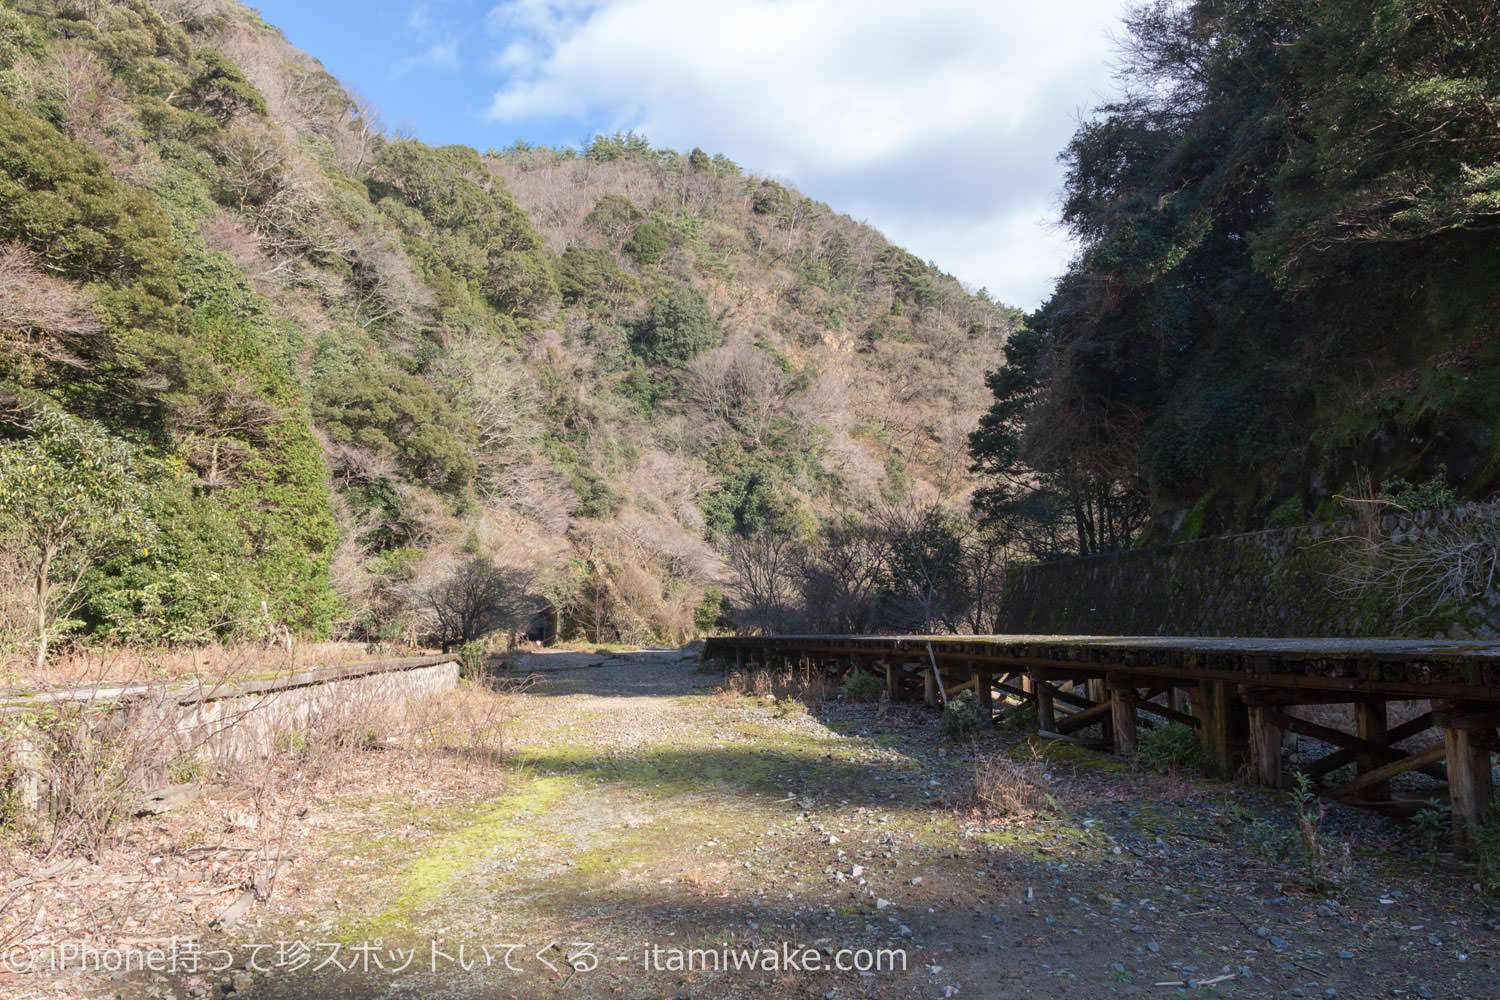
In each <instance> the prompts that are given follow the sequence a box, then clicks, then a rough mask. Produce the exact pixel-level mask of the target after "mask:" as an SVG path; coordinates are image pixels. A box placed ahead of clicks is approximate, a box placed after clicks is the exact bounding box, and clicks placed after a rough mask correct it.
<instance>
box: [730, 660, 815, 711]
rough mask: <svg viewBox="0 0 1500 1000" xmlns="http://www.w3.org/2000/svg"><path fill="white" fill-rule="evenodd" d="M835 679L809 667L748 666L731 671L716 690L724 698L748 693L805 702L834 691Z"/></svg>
mask: <svg viewBox="0 0 1500 1000" xmlns="http://www.w3.org/2000/svg"><path fill="white" fill-rule="evenodd" d="M838 691H839V685H838V682H837V681H836V680H835V679H834V678H833V677H832V676H830V675H829V674H828V673H827V672H826V671H822V670H814V669H812V668H811V667H782V668H780V669H776V668H770V667H754V666H752V667H750V668H747V669H745V670H743V671H741V670H734V671H730V673H729V674H728V675H727V676H726V677H725V678H724V682H723V683H722V684H720V685H719V687H718V689H717V693H718V694H720V695H721V696H724V697H730V698H735V697H740V696H744V695H749V696H752V697H756V698H768V699H771V700H774V701H783V700H787V699H791V700H795V701H803V702H807V703H809V704H811V703H813V702H818V701H826V700H827V699H829V698H832V697H834V696H835V695H837V694H838Z"/></svg>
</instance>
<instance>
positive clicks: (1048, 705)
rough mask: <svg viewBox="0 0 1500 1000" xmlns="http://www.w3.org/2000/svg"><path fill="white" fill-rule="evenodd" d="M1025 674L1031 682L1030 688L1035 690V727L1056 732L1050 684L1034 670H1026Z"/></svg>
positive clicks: (1055, 715) (1055, 718)
mask: <svg viewBox="0 0 1500 1000" xmlns="http://www.w3.org/2000/svg"><path fill="white" fill-rule="evenodd" d="M1026 676H1027V679H1028V680H1029V681H1030V683H1031V689H1032V690H1033V691H1034V692H1036V725H1037V728H1038V729H1044V730H1046V731H1047V732H1049V733H1055V732H1057V713H1056V712H1055V711H1054V710H1053V708H1052V685H1050V684H1048V683H1047V682H1046V680H1044V679H1043V678H1042V677H1041V676H1040V675H1039V674H1038V673H1037V672H1036V671H1034V670H1030V671H1027V673H1026Z"/></svg>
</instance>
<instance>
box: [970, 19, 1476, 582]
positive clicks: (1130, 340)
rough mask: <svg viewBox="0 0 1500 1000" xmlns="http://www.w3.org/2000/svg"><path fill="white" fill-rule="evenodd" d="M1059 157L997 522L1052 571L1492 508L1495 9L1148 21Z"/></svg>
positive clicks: (1004, 449) (1003, 393)
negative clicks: (1074, 561) (1059, 247)
mask: <svg viewBox="0 0 1500 1000" xmlns="http://www.w3.org/2000/svg"><path fill="white" fill-rule="evenodd" d="M1127 27H1128V29H1129V33H1128V36H1127V38H1126V40H1125V44H1124V58H1123V64H1122V68H1123V72H1122V76H1121V83H1122V85H1123V88H1124V92H1123V95H1122V96H1121V97H1120V98H1119V99H1118V100H1115V101H1113V102H1112V103H1110V104H1107V105H1105V106H1104V107H1103V108H1101V109H1099V111H1098V112H1097V113H1096V114H1095V115H1094V116H1092V117H1091V118H1089V119H1088V120H1087V121H1085V122H1084V123H1083V124H1082V126H1081V127H1080V128H1079V129H1078V131H1077V133H1076V134H1075V136H1074V138H1073V141H1072V143H1071V144H1070V145H1069V147H1068V148H1067V150H1066V152H1065V154H1064V159H1065V162H1066V164H1067V166H1068V181H1067V189H1066V201H1065V205H1064V219H1065V221H1066V223H1067V224H1068V226H1069V227H1070V228H1071V230H1072V232H1073V233H1074V234H1075V235H1076V236H1077V237H1078V239H1079V240H1080V242H1081V247H1082V249H1081V252H1080V253H1079V255H1078V257H1077V259H1076V260H1075V262H1074V263H1073V265H1072V267H1071V268H1070V270H1069V271H1068V273H1067V275H1066V276H1065V277H1064V279H1063V280H1062V281H1061V283H1060V284H1059V286H1058V288H1057V290H1056V292H1055V294H1054V295H1053V296H1052V298H1051V299H1050V300H1049V301H1048V302H1047V303H1046V304H1045V305H1044V306H1043V307H1042V308H1041V309H1040V310H1038V311H1037V312H1036V313H1035V314H1034V315H1033V316H1031V317H1030V318H1029V321H1028V322H1027V324H1026V329H1025V331H1024V332H1023V333H1020V334H1018V335H1017V336H1016V337H1014V338H1013V339H1012V340H1011V341H1010V343H1009V345H1008V346H1007V348H1006V352H1007V363H1006V365H1004V366H1003V367H1002V368H1001V369H1000V370H998V371H997V372H996V373H995V374H994V375H993V377H992V379H991V387H992V389H993V390H994V393H995V396H996V399H995V402H994V405H993V408H992V410H991V412H990V413H989V415H988V416H987V417H986V419H985V421H984V425H983V426H982V427H981V429H980V431H979V432H978V433H977V434H976V435H975V438H974V442H973V445H974V454H975V458H976V459H977V460H978V462H979V464H980V465H981V466H982V467H983V468H984V469H985V470H986V471H987V472H988V473H989V474H990V480H989V483H988V484H987V486H986V488H985V490H984V492H983V493H982V495H981V496H980V506H981V508H982V509H984V510H985V511H986V513H987V514H988V515H989V517H990V518H991V519H992V520H993V521H994V522H995V523H997V524H1000V525H1003V526H1004V527H1005V528H1006V529H1007V530H1008V531H1010V532H1011V533H1012V534H1013V537H1017V538H1020V539H1024V540H1025V541H1026V543H1027V544H1028V545H1029V547H1030V548H1031V549H1032V550H1033V551H1034V552H1037V553H1039V554H1043V555H1045V554H1053V553H1057V552H1066V551H1085V552H1087V551H1098V550H1105V549H1109V548H1113V547H1118V546H1120V545H1123V544H1128V543H1130V542H1131V541H1132V539H1136V538H1138V537H1140V536H1139V535H1138V534H1137V533H1138V532H1139V531H1140V530H1141V529H1142V528H1143V526H1146V525H1147V523H1148V520H1149V522H1150V524H1149V527H1147V528H1146V532H1145V536H1144V537H1147V538H1158V539H1159V538H1165V537H1171V536H1176V537H1196V536H1200V535H1204V534H1213V533H1217V532H1222V531H1226V530H1235V529H1243V528H1251V527H1261V526H1266V525H1275V524H1284V523H1291V522H1298V521H1303V520H1307V519H1310V518H1312V517H1315V516H1320V515H1326V514H1327V513H1329V512H1330V511H1331V510H1332V509H1334V508H1335V507H1336V506H1337V503H1336V501H1335V499H1334V498H1335V497H1336V495H1338V494H1340V493H1346V492H1353V491H1355V490H1357V489H1359V488H1360V483H1361V482H1362V481H1368V482H1372V483H1374V484H1376V489H1377V490H1378V489H1379V488H1380V484H1382V483H1386V484H1388V485H1387V489H1388V490H1390V489H1399V488H1400V486H1401V484H1403V483H1415V484H1421V485H1423V486H1424V487H1426V488H1428V489H1429V491H1430V492H1432V493H1433V494H1434V495H1439V496H1447V495H1448V494H1449V491H1453V492H1456V493H1457V494H1458V495H1459V496H1460V497H1464V498H1480V497H1484V496H1487V495H1489V494H1491V493H1493V492H1494V491H1495V489H1496V488H1497V486H1500V435H1497V431H1500V327H1497V317H1500V310H1497V305H1500V302H1497V299H1500V240H1497V224H1500V131H1497V130H1496V128H1495V123H1496V121H1497V119H1500V10H1497V8H1496V7H1495V5H1494V4H1492V3H1483V2H1444V3H1414V2H1409V0H1310V2H1309V0H1295V2H1293V0H1195V2H1186V3H1184V2H1166V0H1162V2H1156V3H1152V4H1148V5H1146V6H1144V7H1142V8H1140V9H1138V10H1137V11H1136V12H1135V13H1134V14H1132V15H1131V16H1130V18H1129V19H1128V22H1127Z"/></svg>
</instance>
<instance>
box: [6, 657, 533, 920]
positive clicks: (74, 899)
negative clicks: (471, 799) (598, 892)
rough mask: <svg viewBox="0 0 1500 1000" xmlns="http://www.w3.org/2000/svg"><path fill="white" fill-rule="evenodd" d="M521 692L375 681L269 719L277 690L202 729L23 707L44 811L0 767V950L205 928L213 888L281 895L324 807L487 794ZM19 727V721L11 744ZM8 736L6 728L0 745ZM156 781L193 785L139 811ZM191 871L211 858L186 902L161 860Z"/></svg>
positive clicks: (217, 902) (94, 709)
mask: <svg viewBox="0 0 1500 1000" xmlns="http://www.w3.org/2000/svg"><path fill="white" fill-rule="evenodd" d="M520 687H521V684H520V683H518V682H506V681H497V680H494V679H492V678H488V677H481V678H479V679H478V680H476V681H473V682H466V683H462V684H460V685H459V686H458V687H456V688H454V689H450V690H445V691H439V692H436V693H433V694H429V695H427V696H424V697H419V698H413V699H407V700H400V699H393V698H391V697H390V696H389V694H388V693H385V694H382V692H381V691H380V690H379V689H378V688H376V687H374V686H369V687H366V688H365V689H364V690H363V691H359V690H356V691H355V692H354V693H353V694H351V695H348V696H340V697H337V698H324V699H319V700H317V701H316V702H311V703H309V707H308V710H307V711H301V710H300V708H301V706H298V707H297V710H289V711H286V712H284V713H283V716H284V718H283V719H282V720H280V721H278V723H277V724H275V725H269V724H268V720H269V716H268V715H267V714H266V713H268V712H269V709H270V706H271V705H273V704H274V701H275V700H274V698H271V699H264V700H262V701H261V702H260V703H258V704H257V705H256V706H253V707H248V708H245V709H243V710H240V711H238V712H237V713H231V714H229V715H227V716H226V717H224V718H221V719H219V720H218V721H217V722H216V723H215V725H214V726H212V727H209V729H207V730H205V729H203V728H202V727H199V728H196V729H195V728H192V727H187V728H184V727H183V726H182V725H181V724H180V722H181V720H180V719H179V718H176V717H174V716H171V715H170V714H168V713H164V712H161V711H156V710H153V708H152V707H151V706H149V705H147V704H144V703H142V704H140V705H138V706H134V707H133V710H131V711H129V712H124V711H109V710H107V709H108V708H109V707H110V706H106V705H104V704H102V703H100V704H93V703H89V702H78V703H71V704H64V705H61V706H59V707H58V708H57V709H56V710H49V711H48V712H47V713H43V714H41V715H36V716H32V717H31V718H30V720H29V721H28V724H27V727H26V730H25V732H26V735H25V738H26V739H28V740H30V741H31V743H32V745H33V746H34V752H33V753H32V755H31V756H30V758H29V759H30V761H31V766H32V767H34V768H36V769H38V770H39V771H40V772H41V773H40V774H39V775H38V777H40V779H41V781H42V784H43V786H44V787H50V788H51V789H52V790H53V794H52V796H51V808H50V809H49V810H47V811H46V812H45V813H44V814H41V815H35V816H33V815H29V814H23V813H22V812H21V811H20V810H18V809H16V808H14V806H15V803H16V801H17V800H16V799H15V798H14V797H12V798H10V799H7V798H6V797H5V796H4V794H3V793H4V791H5V789H6V788H7V781H6V780H5V779H6V778H7V775H5V774H3V773H0V806H5V805H6V804H7V803H9V804H10V805H11V806H12V808H11V810H10V811H9V813H8V814H7V813H5V812H3V811H0V947H6V946H10V945H13V944H18V943H26V942H29V941H45V940H64V939H89V940H100V941H103V940H113V939H115V938H118V937H119V936H120V935H121V934H124V933H126V932H130V931H132V930H133V929H136V928H141V927H157V926H166V925H170V926H172V927H173V929H174V930H175V929H179V925H181V926H186V927H187V928H189V929H200V928H201V925H202V923H203V922H205V921H206V920H207V919H211V917H212V916H213V915H214V914H215V913H216V912H217V910H219V909H222V908H223V906H224V905H226V904H227V903H228V901H230V900H231V899H233V898H234V897H232V896H221V895H219V893H221V892H229V891H231V890H233V889H235V888H236V887H243V888H246V889H252V890H253V891H254V893H255V896H256V898H257V899H260V900H264V899H266V898H269V897H270V896H271V895H273V894H274V893H276V892H277V891H278V889H277V885H278V880H279V879H281V878H282V877H283V876H284V875H285V874H286V873H287V872H288V871H289V866H290V865H292V863H293V862H294V860H295V859H296V857H297V855H298V853H299V851H300V850H301V848H302V846H303V842H304V841H305V839H306V838H305V830H306V829H307V826H308V824H309V823H311V822H315V821H316V818H317V816H318V814H319V813H321V812H323V811H324V810H325V809H326V808H328V804H329V803H332V802H334V801H337V800H339V799H341V798H346V797H347V798H354V799H361V798H363V799H368V798H371V797H375V796H391V795H396V796H402V797H407V796H411V795H413V794H417V792H416V791H415V790H418V789H420V790H421V793H422V794H429V793H432V792H433V791H434V790H440V789H451V788H458V789H460V790H461V792H464V793H466V792H467V791H471V790H473V789H475V788H478V787H481V786H482V788H483V789H485V790H489V789H492V788H493V787H494V786H495V785H496V784H497V783H499V782H501V781H503V772H502V771H501V769H500V768H499V767H498V766H497V765H498V764H499V762H500V761H501V760H502V758H503V755H504V750H505V728H506V721H507V719H508V718H509V716H510V714H511V708H510V705H511V698H512V697H513V695H514V694H515V693H516V692H517V691H519V690H520ZM284 707H285V706H284ZM39 720H40V721H39ZM242 731H243V732H245V733H248V732H251V731H254V732H256V733H258V734H259V738H257V739H254V740H250V739H246V738H241V737H240V736H238V735H235V734H238V733H240V732H242ZM20 732H21V730H20V727H19V726H18V725H17V723H16V721H15V720H12V722H11V724H10V733H9V737H10V738H11V741H12V742H14V739H15V738H17V737H18V734H19V733H20ZM226 734H230V736H231V738H227V739H225V738H222V737H224V736H225V735H226ZM215 737H219V738H217V739H216V738H215ZM6 738H7V734H6V733H5V732H0V744H4V743H5V742H6ZM10 759H12V760H14V759H15V758H10ZM11 772H12V773H11V774H10V775H9V778H10V779H11V780H10V782H9V787H11V788H12V789H14V788H15V787H16V784H17V782H16V781H15V780H14V779H15V778H16V777H17V774H16V773H15V768H14V767H12V768H11ZM163 784H169V785H170V786H171V787H172V788H173V789H189V790H191V793H192V794H190V796H189V801H187V802H185V803H182V804H179V805H176V806H174V807H173V808H172V809H171V810H170V811H169V812H168V813H167V814H166V815H143V814H142V812H143V811H142V806H143V804H149V799H148V798H147V796H146V795H145V791H144V790H145V789H146V788H152V787H160V786H162V785H163ZM205 844H209V845H214V846H213V849H212V850H207V849H205V848H204V847H203V845H205ZM205 852H206V853H205ZM152 858H155V859H157V860H156V861H155V862H151V861H150V860H149V859H152ZM195 865H196V866H198V867H200V868H202V867H204V865H207V866H208V867H207V868H205V869H204V871H203V872H202V873H201V874H202V875H203V877H204V879H206V880H207V881H208V882H210V883H212V885H211V886H209V887H205V888H204V889H203V890H202V891H201V892H196V891H195V892H188V893H187V894H186V895H184V890H183V887H182V884H181V881H180V880H178V881H173V878H174V876H172V875H171V873H170V871H169V869H177V870H181V869H191V868H193V867H194V866H195ZM80 871H83V872H85V873H86V874H85V875H83V876H80V875H79V872H80ZM141 873H148V874H145V875H143V874H141ZM226 880H227V881H226ZM158 883H160V884H158ZM7 886H8V889H6V888H4V887H7ZM75 886H76V888H75ZM43 889H45V890H46V891H45V892H43ZM200 896H201V898H200ZM44 897H45V903H44ZM200 904H201V907H202V911H201V912H200V911H199V910H198V909H194V907H199V906H200ZM164 921H165V924H163V922H164ZM174 921H176V924H174V923H173V922H174ZM184 922H185V924H184Z"/></svg>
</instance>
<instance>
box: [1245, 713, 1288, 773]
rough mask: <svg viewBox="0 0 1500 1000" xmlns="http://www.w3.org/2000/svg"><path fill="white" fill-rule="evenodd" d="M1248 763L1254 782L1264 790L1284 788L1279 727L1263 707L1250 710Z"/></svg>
mask: <svg viewBox="0 0 1500 1000" xmlns="http://www.w3.org/2000/svg"><path fill="white" fill-rule="evenodd" d="M1250 762H1251V765H1252V766H1253V767H1254V768H1255V780H1256V781H1257V782H1259V783H1260V784H1261V785H1263V786H1265V787H1266V788H1285V787H1286V779H1285V777H1284V775H1283V772H1282V769H1281V727H1280V726H1278V725H1277V724H1276V722H1275V719H1274V718H1272V713H1270V712H1269V711H1267V709H1265V708H1263V707H1256V706H1252V707H1251V708H1250Z"/></svg>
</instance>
